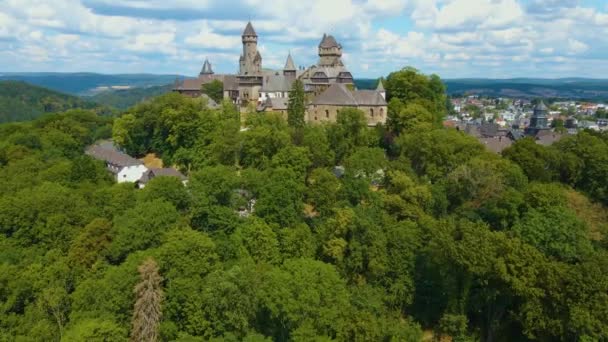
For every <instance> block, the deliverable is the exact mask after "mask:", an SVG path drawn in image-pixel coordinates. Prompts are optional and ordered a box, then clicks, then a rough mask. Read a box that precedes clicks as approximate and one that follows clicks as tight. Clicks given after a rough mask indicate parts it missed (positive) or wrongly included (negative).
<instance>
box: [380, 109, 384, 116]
mask: <svg viewBox="0 0 608 342" xmlns="http://www.w3.org/2000/svg"><path fill="white" fill-rule="evenodd" d="M383 115H384V108H380V117H382V116H383Z"/></svg>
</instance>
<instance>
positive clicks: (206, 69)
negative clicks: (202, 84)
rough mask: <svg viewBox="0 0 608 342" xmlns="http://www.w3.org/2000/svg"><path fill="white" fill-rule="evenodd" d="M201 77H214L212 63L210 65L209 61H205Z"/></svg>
mask: <svg viewBox="0 0 608 342" xmlns="http://www.w3.org/2000/svg"><path fill="white" fill-rule="evenodd" d="M200 75H201V76H202V75H213V69H212V68H211V63H209V60H208V59H205V63H203V69H201V72H200Z"/></svg>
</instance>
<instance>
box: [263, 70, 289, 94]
mask: <svg viewBox="0 0 608 342" xmlns="http://www.w3.org/2000/svg"><path fill="white" fill-rule="evenodd" d="M295 79H296V78H295V77H294V76H285V75H280V74H279V75H276V74H275V75H268V76H264V79H263V80H262V89H261V90H260V91H262V92H276V91H280V92H286V91H290V90H291V87H292V85H293V82H294V81H295Z"/></svg>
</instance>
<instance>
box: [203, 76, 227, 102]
mask: <svg viewBox="0 0 608 342" xmlns="http://www.w3.org/2000/svg"><path fill="white" fill-rule="evenodd" d="M201 92H202V93H203V94H206V95H207V96H209V97H210V98H211V99H212V100H213V101H215V102H217V103H220V102H222V99H223V98H224V83H223V82H222V81H220V80H213V81H211V82H209V83H205V84H203V85H202V86H201Z"/></svg>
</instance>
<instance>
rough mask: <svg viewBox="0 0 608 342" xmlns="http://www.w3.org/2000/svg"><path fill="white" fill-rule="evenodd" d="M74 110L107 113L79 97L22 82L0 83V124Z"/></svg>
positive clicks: (105, 110) (106, 110)
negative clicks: (93, 110) (92, 110)
mask: <svg viewBox="0 0 608 342" xmlns="http://www.w3.org/2000/svg"><path fill="white" fill-rule="evenodd" d="M74 108H84V109H95V110H96V111H97V112H99V113H107V112H109V111H108V109H104V108H101V107H100V106H99V105H97V104H95V103H93V102H90V101H85V100H83V99H81V98H79V97H75V96H71V95H66V94H62V93H59V92H56V91H53V90H49V89H46V88H41V87H38V86H34V85H31V84H27V83H24V82H18V81H0V123H2V122H13V121H27V120H32V119H35V118H37V117H39V116H41V115H43V114H46V113H55V112H61V111H66V110H68V109H74Z"/></svg>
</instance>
